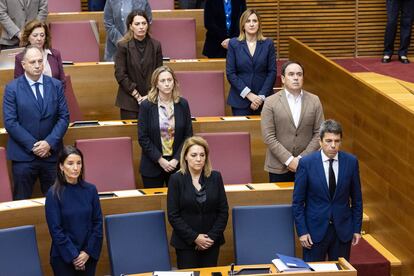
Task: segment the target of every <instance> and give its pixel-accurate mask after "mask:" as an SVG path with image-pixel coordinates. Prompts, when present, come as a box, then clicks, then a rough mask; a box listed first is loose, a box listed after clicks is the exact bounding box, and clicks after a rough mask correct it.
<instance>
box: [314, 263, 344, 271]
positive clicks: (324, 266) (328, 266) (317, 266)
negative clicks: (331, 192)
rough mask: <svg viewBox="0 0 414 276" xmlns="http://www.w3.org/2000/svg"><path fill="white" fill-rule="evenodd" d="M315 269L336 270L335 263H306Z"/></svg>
mask: <svg viewBox="0 0 414 276" xmlns="http://www.w3.org/2000/svg"><path fill="white" fill-rule="evenodd" d="M308 265H309V266H310V267H312V269H313V270H315V271H338V270H339V269H338V267H337V266H336V264H335V263H308Z"/></svg>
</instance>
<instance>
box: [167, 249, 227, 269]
mask: <svg viewBox="0 0 414 276" xmlns="http://www.w3.org/2000/svg"><path fill="white" fill-rule="evenodd" d="M219 251H220V245H213V246H212V247H210V248H209V249H207V250H195V249H176V250H175V252H176V253H177V267H178V269H184V268H196V267H212V266H217V260H218V256H219Z"/></svg>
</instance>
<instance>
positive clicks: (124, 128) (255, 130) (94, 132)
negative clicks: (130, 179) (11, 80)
mask: <svg viewBox="0 0 414 276" xmlns="http://www.w3.org/2000/svg"><path fill="white" fill-rule="evenodd" d="M252 118H254V119H249V120H238V121H225V120H221V119H220V117H200V118H197V121H194V122H193V131H194V133H200V132H231V131H235V132H249V133H250V139H251V143H250V145H251V148H250V150H251V163H252V168H251V169H252V178H253V182H258V183H262V182H267V181H268V180H269V178H268V174H267V173H266V172H265V171H264V169H263V166H264V160H265V152H266V146H265V144H264V143H263V139H262V136H261V130H260V117H259V116H253V117H252ZM124 136H127V137H131V138H132V147H133V161H134V168H135V180H136V183H137V187H138V188H139V187H142V184H141V177H140V174H139V170H138V168H139V165H140V156H141V147H140V146H139V144H138V130H137V125H136V124H128V125H120V126H88V127H70V128H69V129H68V131H67V132H66V135H65V137H64V143H65V144H66V145H69V144H71V145H73V144H74V143H75V141H76V140H77V139H92V138H107V137H124ZM7 137H8V135H7V134H0V146H2V147H5V146H6V143H7Z"/></svg>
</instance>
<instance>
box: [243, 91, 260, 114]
mask: <svg viewBox="0 0 414 276" xmlns="http://www.w3.org/2000/svg"><path fill="white" fill-rule="evenodd" d="M246 98H247V99H249V101H251V104H250V108H251V109H252V110H257V109H259V108H260V106H261V105H262V104H263V99H262V98H261V97H259V96H258V95H256V94H254V93H252V92H250V93H249V94H247V96H246Z"/></svg>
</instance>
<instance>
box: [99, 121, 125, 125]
mask: <svg viewBox="0 0 414 276" xmlns="http://www.w3.org/2000/svg"><path fill="white" fill-rule="evenodd" d="M123 124H124V123H123V122H122V121H100V122H99V125H100V126H121V125H123Z"/></svg>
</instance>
